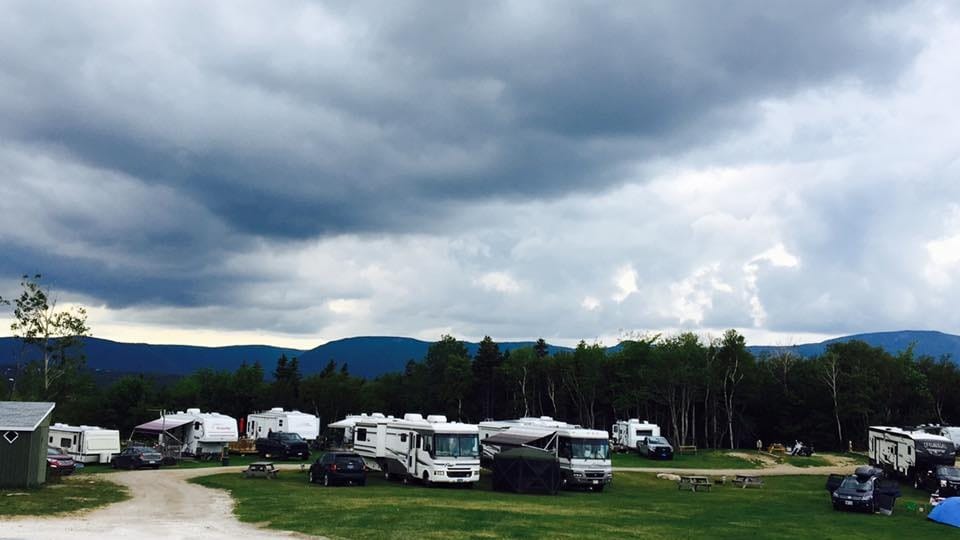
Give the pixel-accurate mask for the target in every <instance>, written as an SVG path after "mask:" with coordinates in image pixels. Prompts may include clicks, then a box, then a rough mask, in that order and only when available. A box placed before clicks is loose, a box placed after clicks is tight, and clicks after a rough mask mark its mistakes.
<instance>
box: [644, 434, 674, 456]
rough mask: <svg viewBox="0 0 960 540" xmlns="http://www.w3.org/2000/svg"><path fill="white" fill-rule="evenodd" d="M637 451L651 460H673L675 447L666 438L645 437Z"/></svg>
mask: <svg viewBox="0 0 960 540" xmlns="http://www.w3.org/2000/svg"><path fill="white" fill-rule="evenodd" d="M637 451H638V452H640V455H641V456H646V457H648V458H650V459H673V447H672V446H670V443H669V442H668V441H667V439H666V437H644V438H643V439H642V440H641V441H640V443H639V444H638V445H637Z"/></svg>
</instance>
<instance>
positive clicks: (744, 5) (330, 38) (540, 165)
mask: <svg viewBox="0 0 960 540" xmlns="http://www.w3.org/2000/svg"><path fill="white" fill-rule="evenodd" d="M954 6H955V4H953V3H951V2H944V3H943V4H940V3H937V2H920V3H897V2H877V1H864V2H853V1H851V2H839V3H838V2H834V1H823V2H816V1H805V2H795V1H782V2H771V1H768V0H759V1H756V2H747V1H741V2H709V1H699V2H679V1H675V0H670V1H663V2H656V1H644V2H603V1H590V2H586V1H584V2H564V1H559V2H558V1H550V2H535V1H533V0H520V1H517V2H471V3H466V2H435V1H434V2H422V3H421V2H400V1H389V2H385V1H380V2H336V3H323V2H296V1H283V2H258V3H245V2H236V1H225V2H213V1H211V2H193V1H186V2H172V1H164V2H157V3H143V2H131V1H128V0H122V1H118V2H115V3H113V2H88V1H83V2H74V3H70V2H63V3H59V2H58V3H56V4H51V3H47V2H34V1H29V0H28V1H24V2H8V3H5V4H4V15H3V17H0V295H2V296H12V295H15V294H16V292H17V282H18V277H19V276H20V275H21V274H23V273H35V272H40V273H42V274H44V276H45V281H46V282H48V283H49V284H50V285H52V286H53V287H54V289H55V291H56V293H57V295H58V297H59V298H60V301H61V303H64V304H69V303H72V302H78V303H82V304H83V305H85V306H87V307H88V309H89V311H90V319H89V322H90V325H91V326H92V328H93V332H94V335H96V336H98V337H104V338H110V339H117V340H123V341H145V342H155V343H189V344H234V343H268V344H275V345H288V346H295V347H302V348H309V347H313V346H316V345H319V344H321V343H323V342H326V341H328V340H332V339H338V338H342V337H349V336H356V335H405V336H413V337H419V338H422V339H428V340H434V339H437V338H438V337H439V336H440V335H441V334H442V333H452V334H453V335H455V336H458V337H461V338H468V339H476V338H479V337H482V336H483V335H485V334H489V335H491V336H493V337H494V338H495V339H497V340H511V339H534V338H537V337H541V336H542V337H544V338H546V339H547V340H548V341H551V342H554V343H561V344H569V343H574V342H576V341H578V340H580V339H586V340H588V341H592V340H596V339H599V340H602V341H603V342H604V343H606V344H612V343H615V342H616V340H617V337H618V336H620V335H623V334H624V333H635V332H639V333H647V332H659V331H667V332H671V331H677V330H694V331H697V332H701V333H703V334H713V335H717V334H719V333H720V332H721V331H722V330H723V329H725V328H737V329H739V330H740V331H742V332H743V333H745V334H746V335H747V337H748V339H749V341H750V342H751V343H754V344H761V343H762V344H791V343H799V342H805V341H809V340H819V339H821V338H823V337H828V336H835V335H843V334H849V333H855V332H867V331H881V330H897V329H908V328H909V329H935V330H942V331H946V332H952V333H960V309H958V305H960V273H958V270H960V105H958V103H960V101H958V100H960V98H958V97H957V96H960V55H958V54H957V51H960V10H958V9H957V8H955V7H954ZM0 323H3V321H0ZM8 324H9V323H8V322H7V323H3V324H2V326H0V328H3V329H6V328H7V326H8Z"/></svg>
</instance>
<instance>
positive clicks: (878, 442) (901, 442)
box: [867, 426, 956, 479]
mask: <svg viewBox="0 0 960 540" xmlns="http://www.w3.org/2000/svg"><path fill="white" fill-rule="evenodd" d="M867 438H868V441H867V444H868V452H869V457H870V464H871V465H874V466H877V467H880V468H882V469H883V470H884V471H886V472H887V473H888V474H893V475H897V476H901V477H903V478H907V479H912V478H914V477H915V475H916V474H917V473H919V472H922V471H925V470H929V469H932V468H934V467H936V466H938V465H953V464H954V462H955V461H956V450H955V449H954V445H953V442H952V441H951V440H950V439H948V438H946V437H943V436H940V435H933V434H931V433H926V432H923V431H910V430H906V429H901V428H896V427H886V426H870V428H869V429H868V431H867Z"/></svg>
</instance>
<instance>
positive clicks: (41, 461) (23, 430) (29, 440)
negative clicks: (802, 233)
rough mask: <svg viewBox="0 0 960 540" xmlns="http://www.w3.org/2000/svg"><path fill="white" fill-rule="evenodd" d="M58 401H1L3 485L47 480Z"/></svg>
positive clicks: (19, 485) (25, 485) (0, 478)
mask: <svg viewBox="0 0 960 540" xmlns="http://www.w3.org/2000/svg"><path fill="white" fill-rule="evenodd" d="M54 407H55V404H53V403H37V402H29V401H0V488H14V489H20V488H28V487H37V486H39V485H41V484H43V483H44V482H46V481H47V436H48V433H49V431H50V414H51V413H52V412H53V408H54Z"/></svg>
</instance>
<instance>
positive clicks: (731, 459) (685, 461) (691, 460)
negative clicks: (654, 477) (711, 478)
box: [612, 450, 761, 469]
mask: <svg viewBox="0 0 960 540" xmlns="http://www.w3.org/2000/svg"><path fill="white" fill-rule="evenodd" d="M612 460H613V466H614V467H644V468H658V469H759V468H760V467H761V465H760V463H759V461H756V462H754V461H749V460H746V459H743V458H739V457H736V456H730V455H727V453H726V452H724V451H722V450H700V451H699V452H697V453H696V454H674V455H673V459H672V460H668V461H661V460H656V459H649V458H646V457H642V456H640V455H639V454H637V453H636V452H631V453H626V454H617V453H615V454H613V456H612Z"/></svg>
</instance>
